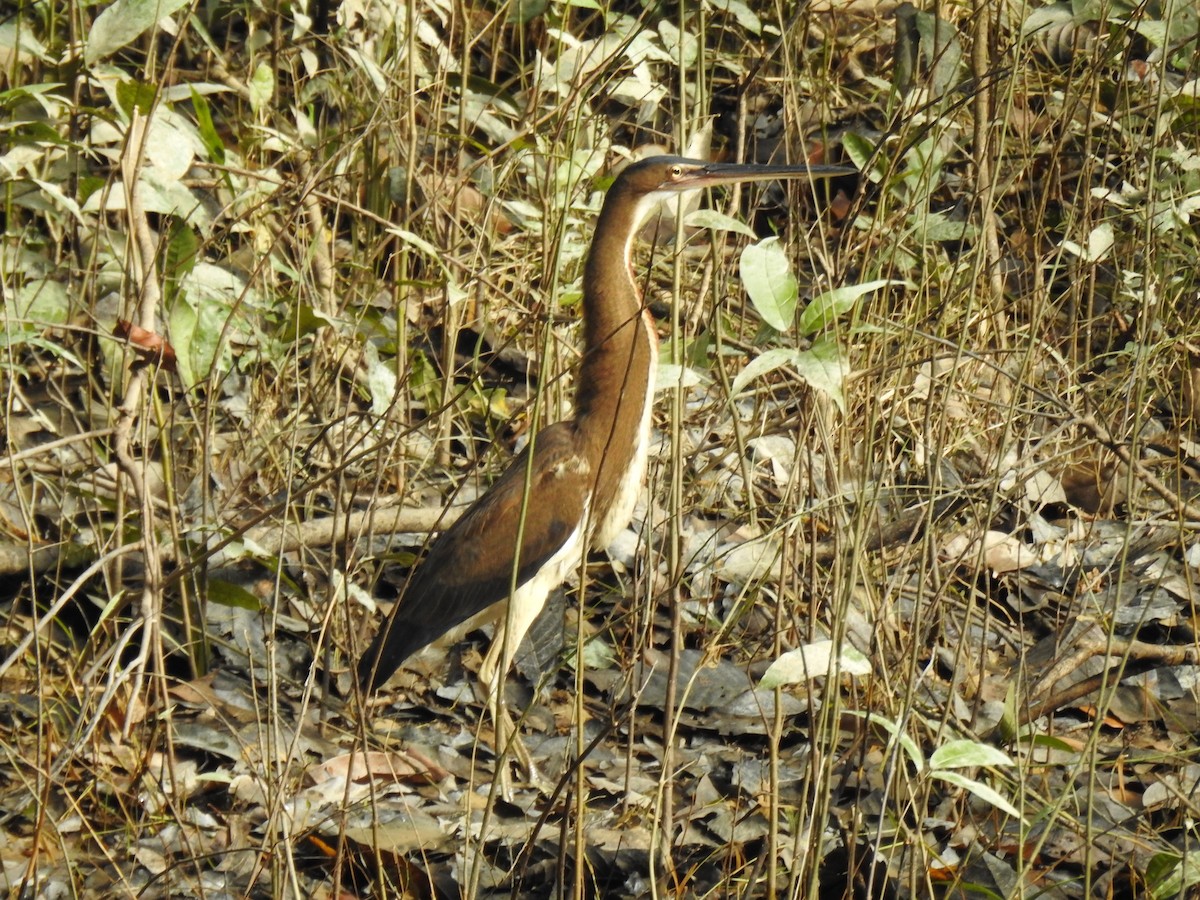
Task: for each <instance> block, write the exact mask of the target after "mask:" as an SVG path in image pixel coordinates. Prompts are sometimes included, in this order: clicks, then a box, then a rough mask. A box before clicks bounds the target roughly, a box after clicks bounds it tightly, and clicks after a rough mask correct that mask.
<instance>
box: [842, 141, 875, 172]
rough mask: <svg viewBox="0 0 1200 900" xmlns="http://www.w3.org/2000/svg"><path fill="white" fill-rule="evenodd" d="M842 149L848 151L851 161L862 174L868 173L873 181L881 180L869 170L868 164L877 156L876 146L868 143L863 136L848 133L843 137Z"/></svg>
mask: <svg viewBox="0 0 1200 900" xmlns="http://www.w3.org/2000/svg"><path fill="white" fill-rule="evenodd" d="M842 148H843V149H844V150H845V151H846V155H847V156H849V157H850V161H851V162H852V163H854V167H855V168H856V169H858V170H859V171H860V172H866V173H867V174H868V176H869V177H871V178H872V180H873V181H878V180H879V178H878V176H877V175H873V173H871V172H870V170H868V169H867V163H869V162H870V161H871V157H873V156H874V155H875V144H873V143H871V142H870V141H868V140H867V139H866V138H865V137H863V136H862V135H861V134H857V133H855V132H853V131H847V132H846V133H845V134H844V135H842Z"/></svg>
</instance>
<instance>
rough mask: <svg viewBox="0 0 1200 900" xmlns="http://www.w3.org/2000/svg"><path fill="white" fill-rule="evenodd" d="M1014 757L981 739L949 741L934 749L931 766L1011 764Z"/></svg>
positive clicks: (951, 767) (957, 767)
mask: <svg viewBox="0 0 1200 900" xmlns="http://www.w3.org/2000/svg"><path fill="white" fill-rule="evenodd" d="M1013 764H1014V763H1013V761H1012V759H1011V758H1010V757H1009V755H1008V754H1007V753H1005V752H1004V751H1003V750H999V749H997V748H996V747H993V746H992V745H991V744H983V743H980V742H979V741H968V740H957V741H947V742H946V743H945V744H943V745H942V746H940V747H938V748H937V749H936V750H934V751H933V755H932V756H931V757H929V766H930V768H933V769H963V768H967V767H969V766H1011V765H1013Z"/></svg>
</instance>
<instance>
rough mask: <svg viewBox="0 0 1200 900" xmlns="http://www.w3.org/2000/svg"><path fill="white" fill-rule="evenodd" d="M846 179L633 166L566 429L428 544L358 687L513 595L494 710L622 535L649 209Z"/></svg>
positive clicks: (643, 317) (645, 427)
mask: <svg viewBox="0 0 1200 900" xmlns="http://www.w3.org/2000/svg"><path fill="white" fill-rule="evenodd" d="M852 171H853V170H849V169H843V168H839V167H833V166H814V167H807V166H774V167H772V166H742V165H720V164H713V163H704V162H699V161H696V160H690V159H683V158H680V157H673V156H656V157H652V158H650V159H645V160H642V161H640V162H635V163H632V164H631V165H629V166H628V167H627V168H626V169H625V170H624V171H623V172H622V173H621V174H620V175H619V176H618V177H617V179H616V180H615V181H614V182H613V184H612V187H611V188H610V189H609V191H608V195H607V197H606V198H605V201H604V207H603V209H602V210H601V212H600V218H599V220H598V221H597V223H596V231H595V234H594V236H593V238H592V246H591V249H590V251H589V253H588V259H587V264H586V268H585V271H584V278H583V316H584V349H583V361H582V364H581V365H580V369H579V374H578V376H577V382H576V384H577V387H576V392H575V414H574V418H572V419H570V420H568V421H565V422H559V423H557V424H555V425H551V426H549V427H547V428H545V429H543V430H542V431H541V432H539V433H538V434H537V435H536V436H535V438H534V439H533V440H532V441H531V442H530V446H529V448H527V449H526V451H525V452H524V453H522V454H521V455H520V456H518V457H517V458H516V459H515V460H513V462H512V463H511V464H510V465H509V467H508V469H507V470H506V471H505V472H504V474H503V475H502V476H501V477H500V479H499V480H498V481H496V483H495V484H493V485H492V487H491V489H490V490H488V491H487V493H486V494H484V495H483V496H482V497H480V498H479V500H477V501H476V502H475V503H474V505H472V506H471V507H470V508H469V509H468V510H467V511H466V512H465V513H464V514H463V515H462V517H461V518H459V520H458V521H457V522H455V523H454V525H452V526H451V527H450V528H449V529H447V530H446V531H445V532H444V533H442V535H441V536H440V537H438V538H437V539H436V540H435V541H434V543H433V546H432V547H431V548H430V551H429V554H428V556H427V557H426V558H425V560H424V561H423V562H422V563H421V564H420V566H419V567H418V568H417V570H416V571H415V572H414V573H413V576H412V578H411V579H410V582H409V584H408V586H407V588H406V589H405V592H404V596H403V597H402V598H401V600H400V602H399V603H398V604H397V605H396V608H395V609H394V610H393V611H392V614H391V616H390V618H389V619H388V621H387V622H386V623H385V625H384V626H383V628H382V629H381V630H380V631H379V633H378V634H377V635H376V637H375V640H374V641H373V642H372V644H371V646H370V648H369V649H368V650H367V652H366V653H365V654H364V655H363V657H362V659H361V661H360V662H359V666H358V680H359V683H360V684H361V685H362V686H363V688H364V689H365V690H367V691H372V690H374V689H376V688H378V687H379V686H380V685H381V684H382V683H383V682H384V681H386V680H387V679H388V678H389V677H390V676H391V674H392V673H393V672H394V671H395V670H396V668H397V667H398V666H399V665H400V664H401V663H402V662H403V661H404V660H405V659H406V658H407V657H408V656H409V655H411V654H412V653H414V652H416V651H417V650H419V649H421V648H422V647H424V646H425V645H427V644H429V643H431V642H432V641H434V640H436V639H437V638H439V637H440V636H441V635H443V634H445V633H446V632H447V631H449V630H450V629H452V628H455V627H456V626H459V625H461V624H462V623H464V622H466V621H467V620H469V619H471V618H472V617H474V616H477V615H479V614H480V613H482V612H483V611H484V610H487V609H488V608H489V607H492V606H493V605H496V604H500V603H501V602H502V601H505V600H509V599H510V597H509V595H510V588H511V587H512V586H513V584H514V583H515V585H516V591H515V592H512V597H511V600H512V603H511V604H508V605H507V608H506V609H505V608H501V609H498V610H497V612H498V613H499V612H503V613H504V615H502V616H501V618H500V619H499V620H498V621H499V624H498V625H497V628H496V634H495V637H494V639H493V643H492V647H491V649H490V650H489V651H488V655H487V658H486V659H485V661H484V666H483V668H482V669H481V671H480V680H481V681H482V682H483V684H484V687H485V689H486V690H487V691H488V693H489V694H490V695H491V696H493V697H497V696H498V694H499V693H500V692H499V687H500V682H501V680H502V679H503V678H504V676H505V674H506V673H507V671H508V668H509V666H510V664H511V662H512V659H513V656H514V654H515V653H516V649H517V645H518V644H519V643H520V641H521V638H522V637H524V635H525V632H526V630H527V629H528V627H529V625H530V624H531V623H532V621H533V619H534V618H535V617H536V615H537V613H538V612H539V611H540V610H541V608H542V606H543V605H544V604H545V601H546V596H547V594H548V593H549V592H550V591H551V590H552V589H553V588H555V587H556V586H557V585H559V584H560V583H561V582H562V581H564V580H565V579H566V577H567V576H568V575H569V573H570V572H571V571H572V570H574V569H577V568H578V567H579V565H580V564H581V562H582V560H583V558H584V556H585V554H586V553H587V552H588V550H589V549H592V548H594V549H603V548H605V547H607V546H608V544H609V543H611V541H612V540H613V538H614V537H616V535H617V534H618V533H619V532H620V530H621V529H622V528H624V527H625V526H626V525H628V523H629V520H630V517H631V516H632V514H633V507H634V504H635V503H636V501H637V497H638V493H639V491H640V490H641V487H642V482H643V479H644V476H645V471H646V460H647V452H648V446H647V445H648V443H649V438H650V404H651V400H652V395H653V391H654V369H655V366H656V361H657V355H658V340H657V336H656V334H655V331H654V328H653V325H652V323H651V321H650V319H649V317H648V315H647V314H646V312H645V310H644V308H643V306H642V301H641V295H640V292H639V290H638V287H637V284H636V282H635V280H634V275H633V271H632V269H631V266H630V247H631V245H632V243H633V239H634V236H635V235H636V233H637V230H638V228H639V226H640V225H641V223H642V222H643V221H644V219H645V217H646V216H647V214H648V213H649V212H650V211H651V210H652V209H653V207H654V206H655V204H656V203H657V202H658V201H659V200H661V199H662V198H663V197H664V196H666V195H668V194H672V193H678V192H681V191H687V190H695V189H698V188H703V187H708V186H710V185H716V184H725V183H730V182H735V181H752V180H764V179H776V178H793V177H804V176H809V177H812V176H817V177H829V176H831V175H840V174H847V173H851V172H852ZM530 454H532V464H531V462H530ZM526 498H528V499H526ZM522 514H523V515H524V522H523V525H522ZM518 533H520V535H521V541H520V548H519V552H518V547H517V535H518ZM514 571H515V579H514ZM497 725H498V726H499V720H497ZM499 739H500V736H499V735H498V740H499Z"/></svg>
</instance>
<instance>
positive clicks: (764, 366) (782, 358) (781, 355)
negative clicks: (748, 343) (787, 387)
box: [729, 347, 800, 399]
mask: <svg viewBox="0 0 1200 900" xmlns="http://www.w3.org/2000/svg"><path fill="white" fill-rule="evenodd" d="M799 354H800V351H799V350H793V349H792V348H790V347H777V348H775V349H773V350H767V351H766V352H764V353H760V354H759V355H758V356H756V357H754V359H752V360H750V362H748V363H746V366H745V368H743V369H742V371H740V372H738V374H737V378H735V379H733V384H732V385H731V386H730V388H729V396H730V399H732V398H735V397H737V395H738V394H740V393H741V392H742V391H744V390H745V389H746V385H748V384H749V383H750V382H752V381H754V380H755V379H758V378H762V376H764V375H766V374H767V373H768V372H774V371H775V370H776V369H778V368H781V367H782V366H787V365H794V364H795V362H796V357H797V356H798V355H799Z"/></svg>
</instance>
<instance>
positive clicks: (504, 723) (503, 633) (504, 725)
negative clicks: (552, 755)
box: [479, 590, 545, 799]
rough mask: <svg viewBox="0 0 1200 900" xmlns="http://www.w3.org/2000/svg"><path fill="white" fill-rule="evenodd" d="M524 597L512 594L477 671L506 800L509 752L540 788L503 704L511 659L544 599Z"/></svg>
mask: <svg viewBox="0 0 1200 900" xmlns="http://www.w3.org/2000/svg"><path fill="white" fill-rule="evenodd" d="M524 593H525V592H524V591H523V590H518V591H517V592H516V594H515V595H514V596H513V602H512V603H510V604H509V608H508V610H507V611H506V613H505V616H504V617H503V618H501V619H500V620H499V621H498V622H497V623H496V632H495V635H494V636H493V637H492V646H491V647H489V648H488V652H487V655H486V656H485V657H484V658H483V664H482V665H481V666H480V667H479V682H480V685H481V686H482V687H483V691H484V694H485V695H486V698H487V701H488V706H489V708H490V709H491V713H492V723H493V724H494V725H495V728H496V748H495V749H496V757H497V766H498V769H499V771H498V772H497V775H498V777H500V778H501V779H502V781H501V789H502V790H503V791H504V795H505V799H509V797H510V793H511V785H510V784H509V778H508V775H509V773H508V765H507V763H506V762H505V761H504V759H505V755H506V754H507V753H509V752H511V753H513V754H514V755H515V756H516V758H517V762H518V764H519V765H520V767H521V770H522V773H523V774H524V775H525V777H526V779H527V780H528V781H529V782H530V783H531V784H533V785H535V786H536V785H539V784H540V776H539V775H538V771H537V767H536V766H535V765H534V762H533V757H532V756H531V755H530V753H529V749H528V748H527V747H526V746H525V743H524V741H522V740H521V735H520V734H519V733H518V732H517V728H516V725H515V724H514V723H513V720H512V718H511V717H510V716H509V714H508V708H507V704H506V703H505V700H504V680H505V678H507V677H508V673H509V671H510V670H511V669H512V662H513V659H514V658H515V657H516V655H517V647H518V646H520V644H521V641H522V639H524V637H525V633H526V632H527V631H528V630H529V626H530V625H532V624H533V620H534V619H536V618H537V615H538V613H539V612H541V608H542V606H543V605H544V603H545V598H544V597H542V598H541V602H532V603H531V602H529V599H530V598H528V597H525V596H523V594H524Z"/></svg>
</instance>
